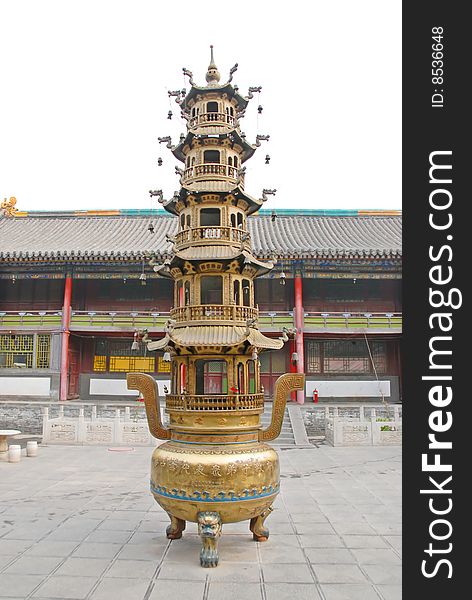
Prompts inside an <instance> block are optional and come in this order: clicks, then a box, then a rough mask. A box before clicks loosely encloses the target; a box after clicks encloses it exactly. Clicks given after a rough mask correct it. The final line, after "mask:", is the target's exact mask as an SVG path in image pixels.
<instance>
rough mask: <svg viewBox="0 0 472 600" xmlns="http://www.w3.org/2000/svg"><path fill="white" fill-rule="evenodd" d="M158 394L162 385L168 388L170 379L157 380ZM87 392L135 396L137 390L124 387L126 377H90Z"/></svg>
mask: <svg viewBox="0 0 472 600" xmlns="http://www.w3.org/2000/svg"><path fill="white" fill-rule="evenodd" d="M157 386H158V388H159V395H160V396H162V395H163V394H164V386H167V389H170V380H169V381H166V380H159V381H158V382H157ZM89 393H90V395H91V396H92V395H93V396H137V395H138V393H139V392H138V391H137V390H129V389H128V388H127V387H126V379H90V388H89Z"/></svg>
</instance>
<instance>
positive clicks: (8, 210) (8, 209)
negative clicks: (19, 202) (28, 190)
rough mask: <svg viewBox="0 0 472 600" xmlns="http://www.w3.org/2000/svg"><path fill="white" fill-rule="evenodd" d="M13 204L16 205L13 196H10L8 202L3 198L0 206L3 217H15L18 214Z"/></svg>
mask: <svg viewBox="0 0 472 600" xmlns="http://www.w3.org/2000/svg"><path fill="white" fill-rule="evenodd" d="M15 204H16V198H15V196H11V197H10V200H7V199H6V198H4V200H3V202H2V204H0V208H1V209H2V211H3V216H4V217H14V216H15V215H16V213H17V212H18V209H17V208H16V206H15Z"/></svg>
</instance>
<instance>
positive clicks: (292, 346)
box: [290, 340, 297, 402]
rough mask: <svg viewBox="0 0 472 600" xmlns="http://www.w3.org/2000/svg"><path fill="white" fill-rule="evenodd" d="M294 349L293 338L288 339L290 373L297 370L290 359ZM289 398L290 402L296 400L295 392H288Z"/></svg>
mask: <svg viewBox="0 0 472 600" xmlns="http://www.w3.org/2000/svg"><path fill="white" fill-rule="evenodd" d="M295 351H296V346H295V340H290V373H296V372H297V365H296V363H294V362H293V360H292V356H293V353H294V352H295ZM290 400H291V401H292V402H296V401H297V392H290Z"/></svg>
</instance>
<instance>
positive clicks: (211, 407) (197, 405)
mask: <svg viewBox="0 0 472 600" xmlns="http://www.w3.org/2000/svg"><path fill="white" fill-rule="evenodd" d="M166 409H167V410H168V411H169V410H181V411H188V410H196V411H229V410H261V411H262V410H264V394H234V395H232V396H227V395H226V394H221V395H214V394H205V395H199V396H197V395H189V394H167V396H166Z"/></svg>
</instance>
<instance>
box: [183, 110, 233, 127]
mask: <svg viewBox="0 0 472 600" xmlns="http://www.w3.org/2000/svg"><path fill="white" fill-rule="evenodd" d="M205 125H229V126H230V127H235V126H236V119H235V118H234V117H232V116H231V115H227V114H226V113H220V112H209V113H201V114H199V115H197V116H196V117H192V118H191V119H190V120H189V127H190V128H191V129H192V128H193V127H200V126H202V127H204V126H205Z"/></svg>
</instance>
